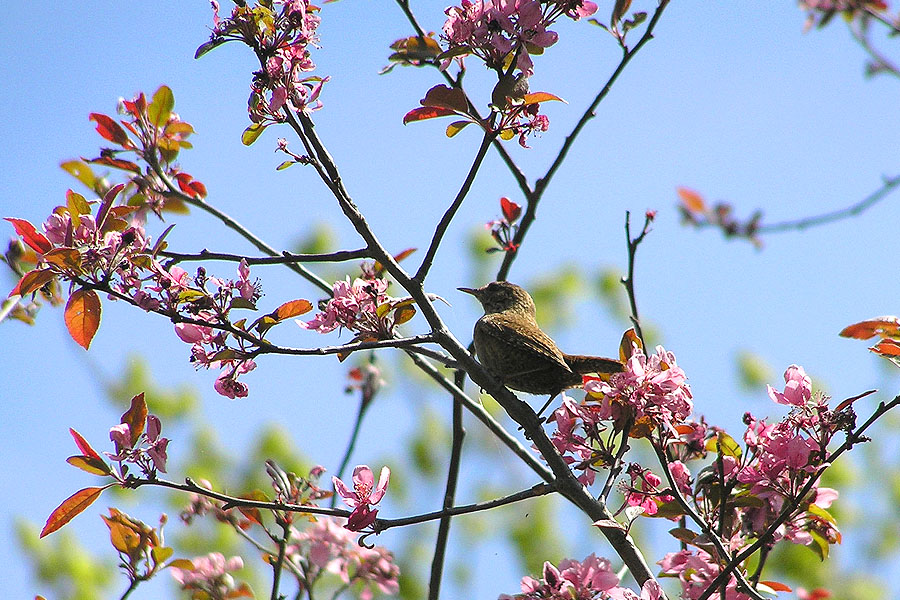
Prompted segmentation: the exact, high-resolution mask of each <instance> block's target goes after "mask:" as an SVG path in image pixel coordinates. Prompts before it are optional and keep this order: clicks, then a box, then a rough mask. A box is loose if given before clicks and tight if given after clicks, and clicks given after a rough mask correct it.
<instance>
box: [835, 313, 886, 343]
mask: <svg viewBox="0 0 900 600" xmlns="http://www.w3.org/2000/svg"><path fill="white" fill-rule="evenodd" d="M839 335H840V336H841V337H849V338H856V339H858V340H867V339H869V338H870V337H874V336H876V335H880V336H881V337H900V319H898V318H897V317H894V316H887V317H875V318H874V319H867V320H865V321H860V322H859V323H854V324H853V325H847V326H846V327H844V328H843V329H842V330H841V333H840V334H839Z"/></svg>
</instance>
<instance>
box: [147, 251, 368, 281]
mask: <svg viewBox="0 0 900 600" xmlns="http://www.w3.org/2000/svg"><path fill="white" fill-rule="evenodd" d="M157 254H158V255H159V256H162V257H165V258H168V259H169V262H171V263H172V264H177V263H180V262H195V261H204V260H221V261H227V262H240V261H242V260H243V261H245V262H246V263H247V264H248V265H251V266H252V265H289V264H293V263H306V262H343V261H347V260H358V259H361V258H369V251H368V250H367V249H365V248H360V249H358V250H339V251H337V252H323V253H320V254H294V253H292V252H287V251H285V252H282V253H281V255H280V256H265V257H262V256H242V255H240V254H229V253H226V252H210V251H209V250H206V249H203V250H201V251H200V252H197V253H195V254H190V253H183V252H170V251H168V250H160V251H159V252H158V253H157ZM328 291H330V288H329V290H328Z"/></svg>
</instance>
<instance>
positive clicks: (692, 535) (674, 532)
mask: <svg viewBox="0 0 900 600" xmlns="http://www.w3.org/2000/svg"><path fill="white" fill-rule="evenodd" d="M669 535H671V536H672V537H674V538H675V539H676V540H678V541H679V542H684V543H685V544H693V543H694V540H695V539H697V533H696V532H695V531H691V530H690V529H688V528H687V527H676V528H675V529H670V530H669Z"/></svg>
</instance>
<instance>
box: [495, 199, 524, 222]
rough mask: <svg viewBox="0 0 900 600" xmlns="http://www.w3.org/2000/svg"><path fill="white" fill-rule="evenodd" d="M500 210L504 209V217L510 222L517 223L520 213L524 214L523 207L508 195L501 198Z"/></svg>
mask: <svg viewBox="0 0 900 600" xmlns="http://www.w3.org/2000/svg"><path fill="white" fill-rule="evenodd" d="M500 210H502V211H503V218H504V219H506V220H507V222H509V223H515V221H516V219H518V218H519V215H520V214H522V207H521V206H519V205H518V204H516V203H515V202H513V201H512V200H510V199H509V198H507V197H506V196H503V197H501V198H500Z"/></svg>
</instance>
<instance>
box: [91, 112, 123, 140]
mask: <svg viewBox="0 0 900 600" xmlns="http://www.w3.org/2000/svg"><path fill="white" fill-rule="evenodd" d="M88 118H89V119H90V120H91V121H94V122H95V123H97V133H99V134H100V135H101V136H102V137H103V139H106V140H109V141H110V142H113V143H115V144H119V145H120V146H125V145H128V144H129V142H128V134H127V133H125V130H124V129H122V126H121V125H119V124H118V123H117V122H116V121H115V120H114V119H112V118H110V117H108V116H106V115H104V114H100V113H91V114H90V116H89V117H88Z"/></svg>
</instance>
